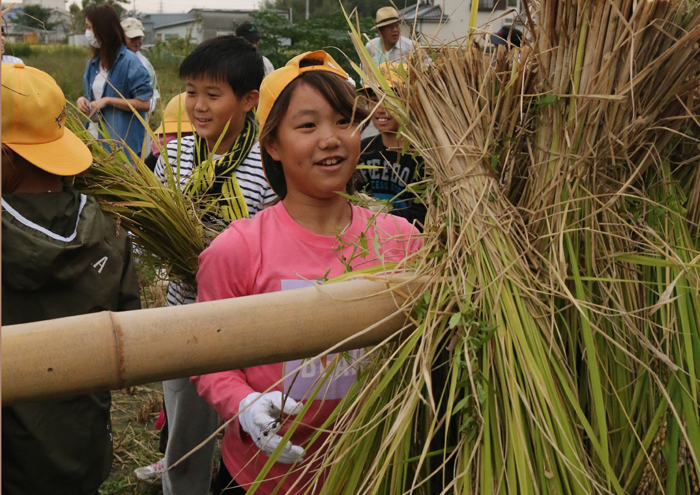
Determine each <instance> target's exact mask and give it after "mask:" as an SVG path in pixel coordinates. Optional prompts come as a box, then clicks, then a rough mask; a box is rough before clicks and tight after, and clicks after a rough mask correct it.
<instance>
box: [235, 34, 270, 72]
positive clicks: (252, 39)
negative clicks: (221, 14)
mask: <svg viewBox="0 0 700 495" xmlns="http://www.w3.org/2000/svg"><path fill="white" fill-rule="evenodd" d="M236 36H240V37H241V38H243V39H245V40H246V41H248V43H250V44H251V45H253V46H254V47H255V48H256V49H257V50H258V51H260V31H258V28H257V27H255V25H254V24H251V23H250V22H248V21H245V22H244V23H243V24H241V25H240V26H238V27H237V28H236ZM262 59H263V66H264V67H265V76H267V75H269V74H271V73H272V71H274V70H275V68H274V66H273V65H272V62H270V61H269V60H268V58H267V57H266V56H265V55H262Z"/></svg>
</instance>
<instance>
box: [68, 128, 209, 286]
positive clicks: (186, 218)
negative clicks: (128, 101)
mask: <svg viewBox="0 0 700 495" xmlns="http://www.w3.org/2000/svg"><path fill="white" fill-rule="evenodd" d="M137 116H138V114H137ZM139 118H140V117H139ZM67 122H68V125H69V126H70V128H71V130H72V131H73V132H75V133H76V134H77V135H78V136H80V137H81V139H83V140H84V141H85V142H87V143H88V144H90V149H91V150H92V154H93V160H94V164H93V166H92V167H90V168H89V169H88V170H87V171H86V172H84V173H83V174H81V175H80V176H78V177H77V178H76V187H78V188H80V189H82V190H84V191H85V192H87V193H89V194H91V195H93V196H95V197H96V198H97V199H98V200H99V201H100V205H101V206H102V209H103V210H105V211H107V212H109V213H111V214H112V215H115V216H116V217H117V219H118V222H119V223H118V225H120V226H122V227H124V228H126V229H127V230H128V231H130V232H131V233H132V235H133V241H134V244H135V246H136V248H137V251H138V253H139V257H140V259H141V262H142V263H149V264H150V265H152V266H155V267H156V268H159V269H163V270H165V271H166V272H167V274H168V278H169V279H180V280H182V281H183V283H185V284H189V285H194V284H196V280H195V277H196V273H197V269H198V267H199V255H200V253H201V252H202V251H203V250H204V249H205V248H206V247H207V246H208V245H209V244H210V243H211V241H213V240H214V238H215V237H216V236H217V235H218V234H219V232H220V231H221V229H220V226H219V225H217V224H215V223H213V222H209V221H207V220H206V218H207V213H209V212H211V211H212V210H213V209H215V208H217V205H216V201H214V200H213V198H212V197H211V196H206V195H205V196H200V195H196V194H194V193H193V192H192V188H190V189H189V192H185V193H183V192H181V191H180V189H179V188H178V186H177V185H178V184H179V183H180V179H179V177H180V171H179V160H178V161H177V163H178V166H177V167H172V168H171V167H167V166H166V167H165V170H166V173H167V174H169V175H170V177H169V180H168V185H167V186H164V185H163V184H161V183H160V181H159V180H158V178H157V177H156V176H155V175H154V174H153V172H151V170H149V168H148V167H147V166H146V165H145V164H144V163H143V161H142V160H141V159H140V157H139V156H137V155H136V154H135V153H134V152H133V151H131V150H129V148H126V147H123V146H119V145H116V146H114V148H116V149H117V151H112V152H108V151H107V150H106V149H105V148H104V147H103V146H102V144H100V142H98V141H97V140H95V139H94V138H93V137H92V136H91V135H90V133H89V132H87V131H86V130H85V128H84V127H83V126H82V125H81V123H80V120H79V118H78V117H76V116H74V115H69V118H68V121H67ZM144 125H145V123H144ZM149 133H150V135H151V139H153V140H156V137H155V136H154V135H153V133H151V132H150V131H149ZM101 140H107V141H109V136H108V135H107V133H106V131H103V136H102V137H101ZM161 154H162V155H163V156H167V149H166V148H165V147H161ZM132 164H133V165H132ZM176 178H177V180H176ZM192 180H202V179H199V178H195V179H192ZM192 180H190V182H189V184H191V183H192Z"/></svg>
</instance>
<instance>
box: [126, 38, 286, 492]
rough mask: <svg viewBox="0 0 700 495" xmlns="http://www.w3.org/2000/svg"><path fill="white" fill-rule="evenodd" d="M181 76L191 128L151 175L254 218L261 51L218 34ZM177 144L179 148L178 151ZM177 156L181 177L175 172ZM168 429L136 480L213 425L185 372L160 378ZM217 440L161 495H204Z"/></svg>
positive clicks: (227, 217) (170, 460) (263, 186)
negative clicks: (161, 448)
mask: <svg viewBox="0 0 700 495" xmlns="http://www.w3.org/2000/svg"><path fill="white" fill-rule="evenodd" d="M179 74H180V78H182V79H184V80H185V82H186V85H187V86H186V88H187V95H186V97H185V107H186V110H187V115H188V117H189V120H190V122H191V123H192V125H193V126H194V129H195V134H194V135H191V136H184V137H182V138H180V139H179V140H178V139H175V140H172V141H171V142H170V143H168V145H167V160H168V162H169V165H170V169H171V170H170V171H168V170H167V169H166V165H165V161H164V160H165V159H166V157H164V156H162V155H161V157H160V158H159V159H158V163H157V164H156V167H155V173H156V176H157V177H158V178H159V179H160V180H161V182H163V183H164V184H167V182H168V181H169V180H171V179H172V180H179V186H180V187H181V188H182V189H188V190H190V192H192V193H194V194H195V195H205V194H206V195H207V196H209V197H210V198H214V199H215V201H216V203H217V208H215V209H214V210H213V211H212V213H211V214H210V215H209V216H208V217H207V221H208V222H213V223H215V224H218V225H219V226H220V228H221V229H222V230H223V229H224V228H226V226H227V225H228V224H229V223H230V222H232V221H234V220H236V219H238V218H243V217H252V216H253V215H255V213H257V212H258V211H259V210H260V209H261V208H262V206H263V205H264V204H265V203H267V202H269V201H271V200H272V199H274V198H275V193H274V192H273V191H272V189H270V186H269V185H268V183H267V181H266V180H265V174H264V172H263V168H262V162H261V158H260V145H259V144H258V142H257V127H256V124H255V120H254V119H253V118H252V117H251V113H252V112H251V110H252V109H253V108H254V107H255V106H256V105H257V103H258V97H259V92H258V90H259V88H260V83H261V82H262V79H263V77H264V66H263V61H262V57H261V56H260V53H259V52H258V51H257V50H256V49H255V47H253V45H251V44H250V43H248V42H247V41H245V40H244V39H243V38H240V37H236V36H220V37H217V38H213V39H210V40H208V41H205V42H204V43H202V44H201V45H199V46H198V47H197V48H196V49H195V50H194V51H193V52H192V53H191V54H190V55H189V56H187V58H185V60H183V62H182V64H181V65H180V71H179ZM178 148H179V155H178ZM178 162H179V178H178V177H177V176H176V174H177V170H178ZM195 299H196V294H191V293H189V294H188V293H186V291H184V290H183V288H182V287H181V286H180V285H178V284H175V283H171V284H170V286H169V287H168V299H167V302H168V305H169V306H173V305H179V304H188V303H193V302H195ZM163 396H164V400H165V409H166V414H167V422H168V428H169V438H168V445H167V448H166V452H165V458H164V459H163V461H159V462H158V463H155V464H153V465H151V466H146V467H144V468H139V469H137V470H136V471H135V475H136V476H137V477H138V478H140V479H148V478H156V477H157V476H158V475H159V474H161V473H163V472H164V471H165V469H167V467H168V466H169V465H172V464H174V463H175V462H176V461H178V460H179V459H180V458H182V457H183V456H184V455H185V454H187V453H188V452H189V451H190V450H192V449H194V448H195V447H196V446H197V445H199V444H200V443H201V442H203V441H204V440H205V439H206V438H207V437H208V436H209V435H211V434H212V433H213V432H214V430H215V429H216V427H217V415H216V412H215V411H214V410H213V409H212V408H211V407H210V406H209V404H207V403H206V402H205V401H204V399H202V398H201V397H199V395H198V394H197V391H196V389H195V387H194V386H193V385H192V384H191V383H190V381H189V378H181V379H176V380H168V381H166V382H163ZM214 448H215V442H214V441H213V440H212V441H210V442H209V443H207V445H206V446H205V447H203V448H202V449H200V450H199V451H197V452H196V453H194V454H193V455H191V456H189V457H188V458H187V459H186V460H185V461H183V462H182V463H180V464H179V465H177V466H175V467H174V468H172V469H170V470H168V471H165V473H164V475H163V493H164V495H179V494H187V495H207V494H208V493H209V485H210V483H211V474H212V464H213V458H214Z"/></svg>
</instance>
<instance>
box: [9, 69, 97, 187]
mask: <svg viewBox="0 0 700 495" xmlns="http://www.w3.org/2000/svg"><path fill="white" fill-rule="evenodd" d="M2 144H5V145H7V146H8V147H9V148H10V149H11V150H13V151H15V152H16V153H17V154H19V155H20V156H21V157H22V158H24V159H25V160H27V161H29V162H30V163H32V164H33V165H36V166H37V167H39V168H40V169H42V170H46V171H47V172H49V173H52V174H55V175H76V174H79V173H80V172H83V171H85V170H86V169H87V168H88V167H90V165H91V164H92V153H90V150H89V149H88V147H87V146H85V144H84V143H83V142H82V141H81V140H80V139H79V138H78V136H76V135H75V134H73V133H72V132H71V131H70V130H68V129H66V98H65V97H64V96H63V91H61V88H59V87H58V84H56V81H54V80H53V78H52V77H51V76H49V75H48V74H47V73H46V72H42V71H40V70H38V69H34V68H33V67H25V65H24V64H22V63H8V64H2Z"/></svg>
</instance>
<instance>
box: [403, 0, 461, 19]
mask: <svg viewBox="0 0 700 495" xmlns="http://www.w3.org/2000/svg"><path fill="white" fill-rule="evenodd" d="M417 5H418V7H417V8H416V5H415V4H414V5H411V6H409V7H406V8H405V9H401V10H399V18H400V19H403V20H404V21H405V22H407V23H409V24H410V23H411V22H413V21H416V20H418V21H422V22H446V21H447V20H449V16H448V15H447V14H445V13H443V12H442V7H440V6H439V5H428V4H426V3H422V2H418V4H417Z"/></svg>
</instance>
